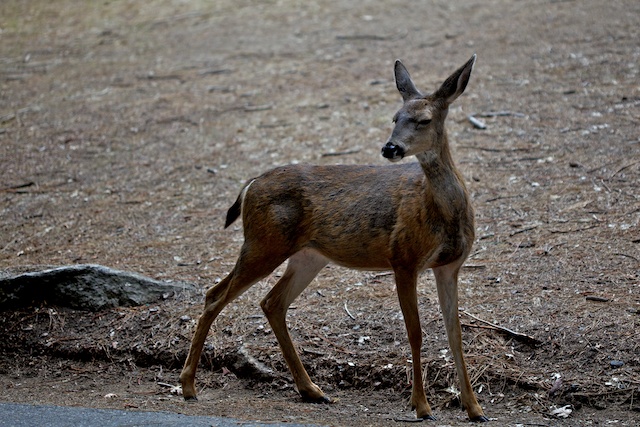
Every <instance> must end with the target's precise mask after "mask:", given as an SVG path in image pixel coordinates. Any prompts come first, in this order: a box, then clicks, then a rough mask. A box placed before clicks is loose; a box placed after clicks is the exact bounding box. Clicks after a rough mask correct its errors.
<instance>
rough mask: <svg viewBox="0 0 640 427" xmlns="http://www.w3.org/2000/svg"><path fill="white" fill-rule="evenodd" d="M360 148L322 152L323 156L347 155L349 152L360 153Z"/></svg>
mask: <svg viewBox="0 0 640 427" xmlns="http://www.w3.org/2000/svg"><path fill="white" fill-rule="evenodd" d="M359 152H360V150H358V149H355V150H347V151H336V152H332V153H322V157H334V156H346V155H349V154H356V153H359Z"/></svg>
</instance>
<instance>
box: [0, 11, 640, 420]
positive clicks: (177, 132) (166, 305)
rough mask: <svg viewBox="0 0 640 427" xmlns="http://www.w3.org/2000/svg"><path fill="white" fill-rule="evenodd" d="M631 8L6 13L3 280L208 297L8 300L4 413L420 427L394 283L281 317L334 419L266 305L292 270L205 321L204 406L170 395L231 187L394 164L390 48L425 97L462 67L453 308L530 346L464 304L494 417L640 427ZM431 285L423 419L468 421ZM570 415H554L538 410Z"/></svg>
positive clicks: (475, 365)
mask: <svg viewBox="0 0 640 427" xmlns="http://www.w3.org/2000/svg"><path fill="white" fill-rule="evenodd" d="M639 17H640V3H639V2H634V1H609V2H601V1H596V0H586V1H581V2H577V1H542V0H540V1H527V2H523V1H519V2H517V1H512V2H505V1H497V0H490V1H471V2H467V1H459V0H447V1H434V2H402V1H394V2H382V1H373V0H372V1H367V2H359V3H357V4H355V3H353V2H347V1H341V2H304V3H302V4H300V3H299V2H292V1H289V0H282V1H268V2H257V1H248V0H241V1H238V0H220V1H216V2H207V1H190V2H185V1H178V0H173V1H170V0H160V1H153V2H135V1H131V0H123V1H104V2H84V1H77V0H76V1H73V0H60V1H56V2H50V1H42V0H34V1H29V2H24V1H21V0H3V1H2V2H1V3H0V40H1V43H0V269H2V270H3V271H5V272H17V271H28V270H35V269H38V268H41V267H42V266H53V265H55V266H58V265H68V264H75V263H98V264H103V265H107V266H110V267H114V268H118V269H123V270H129V271H135V272H139V273H143V274H146V275H149V276H152V277H154V278H158V279H163V280H181V281H189V282H193V283H196V284H198V285H199V286H201V287H202V293H200V294H197V295H180V296H178V297H177V298H173V299H169V300H167V301H165V302H162V303H159V304H158V305H157V306H151V307H137V308H119V309H114V310H108V311H105V312H101V313H88V312H82V311H73V310H69V309H65V308H63V307H54V306H50V305H46V304H45V305H43V306H40V307H30V308H28V309H22V310H17V311H8V312H3V313H0V334H1V338H0V354H1V356H0V400H2V401H15V402H26V403H53V404H65V405H84V406H92V407H113V408H131V409H132V410H148V409H159V410H168V411H178V412H183V413H191V414H212V415H227V416H234V417H238V418H241V419H245V420H261V421H272V422H291V421H296V422H313V423H317V424H326V425H349V426H365V425H376V426H377V425H398V422H397V421H394V419H396V418H410V417H412V416H413V415H412V414H411V413H410V411H409V409H408V408H407V402H408V397H409V393H410V377H409V375H408V372H409V371H410V369H409V368H410V365H409V361H408V360H409V359H410V355H409V347H408V344H407V342H406V337H405V332H404V327H403V322H402V317H401V315H400V310H399V307H398V304H397V301H396V297H395V290H394V284H393V280H392V278H391V277H390V276H389V275H384V274H382V275H381V274H374V273H367V272H355V271H349V270H345V269H342V268H338V267H333V266H331V267H328V268H326V269H324V270H323V271H322V272H321V274H320V275H319V277H318V279H317V280H316V281H315V282H314V283H313V284H312V286H311V287H310V289H309V290H308V291H307V292H305V293H304V294H303V295H302V296H301V297H300V298H299V299H298V300H297V301H296V302H295V303H294V307H293V308H292V310H291V311H290V315H289V324H290V327H291V330H292V334H293V335H294V338H295V341H296V342H297V343H298V345H299V348H300V350H301V353H302V357H303V360H304V362H305V364H306V366H307V367H308V370H309V372H310V374H311V376H312V377H313V378H314V380H315V381H316V383H317V384H319V385H320V386H322V387H323V389H324V390H325V391H326V392H327V393H328V394H329V395H331V396H332V397H333V398H336V402H335V403H334V404H332V405H309V404H305V403H303V402H302V401H301V400H300V399H299V397H298V396H297V394H296V392H295V390H294V388H293V386H292V381H291V378H290V376H289V373H288V371H287V369H286V366H285V365H284V362H283V359H282V357H281V355H280V352H279V349H278V347H277V344H276V341H275V338H274V336H273V334H272V333H271V331H270V329H269V326H268V324H267V323H266V320H265V318H264V317H263V316H262V315H261V312H260V310H259V306H258V301H259V300H260V298H261V297H262V296H263V295H265V294H266V292H267V291H268V289H269V287H270V286H271V285H273V283H274V281H275V280H276V278H277V276H278V274H280V273H281V270H278V271H277V272H276V273H275V274H274V276H273V277H272V278H269V279H268V280H265V281H264V282H263V283H260V284H258V285H256V286H254V287H253V288H252V289H251V290H249V291H248V292H247V293H246V294H245V295H243V296H242V297H241V298H239V299H238V300H237V301H236V302H235V303H234V304H232V305H231V306H229V307H228V308H227V309H226V310H225V311H224V312H223V313H222V315H221V316H220V317H219V319H218V320H217V321H216V323H215V325H214V328H212V332H211V334H210V337H209V340H208V342H207V345H206V348H207V350H206V355H205V357H204V359H205V360H204V362H203V363H202V365H201V370H200V371H199V373H198V377H197V380H198V383H197V384H198V387H199V388H200V389H201V391H200V394H199V397H200V400H199V401H198V403H195V404H187V403H185V402H183V401H182V399H181V397H180V396H177V395H172V394H171V393H170V387H167V386H165V385H162V384H177V382H178V374H179V369H180V367H181V365H182V363H183V361H184V358H185V356H186V353H187V350H188V346H189V342H190V338H191V334H192V331H193V328H194V324H195V321H196V319H197V317H198V315H199V312H200V310H201V307H202V302H203V296H202V294H203V292H204V291H205V290H206V288H207V287H208V286H210V285H211V284H213V283H215V282H216V281H217V280H219V279H220V278H221V277H223V276H224V274H226V273H227V272H228V271H229V270H230V269H231V268H232V266H233V263H234V261H235V257H236V254H237V252H238V249H239V246H240V244H241V242H242V229H241V225H239V224H235V225H234V226H232V227H231V228H230V229H227V230H223V228H222V225H223V221H224V215H225V212H226V209H227V208H228V207H229V206H230V205H231V203H232V202H233V200H234V199H235V197H236V195H237V192H238V190H239V189H240V187H241V185H242V183H243V182H244V181H245V180H246V179H248V178H250V177H252V176H256V175H258V174H260V173H262V172H264V171H266V170H268V169H270V168H271V167H273V166H276V165H282V164H287V163H291V162H307V163H314V164H335V163H341V164H355V163H363V164H383V163H385V160H384V159H382V158H381V156H380V155H379V150H380V147H381V145H382V144H383V143H384V142H385V140H386V138H387V137H388V134H389V132H390V129H391V117H392V115H393V114H394V112H395V111H396V109H397V108H398V107H399V105H400V97H399V95H398V93H397V91H396V90H395V87H394V84H393V79H392V66H393V61H394V60H395V59H396V58H401V59H402V60H403V61H404V63H405V64H406V65H407V67H408V68H409V70H410V71H411V73H412V76H413V78H414V80H415V81H416V82H417V83H419V85H420V87H422V88H424V89H425V90H430V89H434V88H435V86H436V85H437V84H439V83H440V82H441V81H442V79H444V78H445V77H446V76H448V75H449V73H450V72H452V71H453V70H454V69H455V68H457V67H458V66H459V65H461V64H463V63H464V61H466V60H467V59H468V58H469V57H470V56H471V54H472V53H474V52H475V53H477V54H478V62H477V64H476V67H475V69H474V74H473V75H472V78H471V83H470V85H469V87H468V88H467V92H466V94H465V95H464V96H463V97H461V98H460V99H459V100H458V101H457V103H456V105H455V106H454V107H452V109H451V111H450V114H449V120H448V125H449V131H450V139H451V140H452V143H453V145H454V151H455V152H454V156H455V158H456V160H457V163H458V165H459V166H460V169H461V171H462V172H463V174H464V175H465V177H466V178H467V181H468V186H469V189H470V191H471V194H472V196H473V200H474V204H475V207H476V217H477V236H478V238H477V242H476V245H475V250H474V252H473V254H472V255H471V257H470V259H469V260H468V262H467V267H466V268H465V269H464V270H463V273H462V277H461V284H460V301H461V308H463V309H464V310H465V312H466V313H469V314H472V315H473V316H476V317H478V318H480V319H484V320H486V321H489V322H491V323H493V324H495V325H499V326H500V327H503V328H508V329H510V330H513V331H517V332H519V333H522V334H525V335H527V336H530V337H533V338H535V339H536V340H538V341H539V343H538V344H532V343H529V342H526V341H521V340H518V339H516V338H514V337H513V336H512V335H508V334H505V333H503V332H502V331H500V330H497V329H496V328H492V327H490V326H487V325H486V324H484V323H482V322H480V321H477V320H475V319H473V318H472V317H470V316H468V315H466V314H464V313H461V319H462V321H463V323H464V324H465V327H464V339H465V345H466V352H467V355H468V356H467V357H468V364H469V366H470V369H471V375H472V377H473V381H474V387H475V389H476V390H477V392H478V397H479V399H480V400H481V404H482V405H483V407H484V408H485V409H486V413H487V414H488V415H489V416H490V417H491V418H492V419H493V420H494V424H495V425H580V426H584V425H609V424H614V425H625V426H631V425H638V424H639V423H640V412H639V408H640V402H639V401H640V332H639V330H640V328H639V327H638V325H639V323H640V273H639V271H640V250H639V249H638V248H639V246H640V227H639V221H640V200H639V194H638V188H640V154H639V152H640V137H639V132H638V123H639V122H640V84H639V81H640V77H639V72H640V65H639V62H640V45H639V44H638V40H640V25H639V24H640V20H639V19H640V18H639ZM468 115H474V117H476V118H477V119H480V120H482V121H484V122H485V124H486V126H487V128H486V129H484V130H480V129H476V128H475V127H474V126H473V125H472V123H471V122H470V121H469V120H468ZM408 161H410V160H408ZM420 284H421V286H420V305H421V313H422V319H423V329H424V341H425V345H424V360H425V362H424V363H425V376H426V377H427V381H426V382H427V384H429V386H428V396H429V398H430V402H431V403H432V406H434V407H435V409H436V415H437V416H438V417H439V419H440V421H439V422H437V423H434V424H436V425H457V424H465V423H466V415H465V413H464V412H463V411H461V410H460V409H459V407H458V403H457V399H456V394H455V388H452V386H453V387H455V386H456V378H455V373H454V368H453V363H452V361H451V359H450V354H449V353H448V351H447V344H446V338H445V336H444V330H443V325H442V320H441V316H440V313H439V309H438V304H437V298H436V295H435V287H434V284H433V280H432V276H431V274H430V273H425V274H424V275H423V276H422V277H421V279H420ZM247 354H248V355H250V356H251V357H252V358H255V359H256V360H257V361H258V362H259V363H256V362H251V359H250V358H247V356H246V355H247ZM241 362H245V363H244V365H242V363H241ZM259 364H262V365H264V366H265V367H267V368H269V369H270V370H269V371H267V370H265V369H261V368H260V366H259ZM565 405H570V406H569V407H568V409H571V410H572V413H571V414H570V415H569V418H567V419H559V418H556V417H554V416H552V415H551V414H550V412H551V410H552V408H554V407H564V406H565Z"/></svg>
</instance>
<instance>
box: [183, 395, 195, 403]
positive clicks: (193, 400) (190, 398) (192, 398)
mask: <svg viewBox="0 0 640 427" xmlns="http://www.w3.org/2000/svg"><path fill="white" fill-rule="evenodd" d="M184 400H185V401H187V402H197V401H198V398H197V397H196V396H185V397H184Z"/></svg>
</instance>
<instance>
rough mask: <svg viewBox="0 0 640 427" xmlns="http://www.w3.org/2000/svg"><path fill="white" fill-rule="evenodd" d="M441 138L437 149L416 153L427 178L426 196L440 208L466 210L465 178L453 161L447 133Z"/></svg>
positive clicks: (428, 200) (427, 199)
mask: <svg viewBox="0 0 640 427" xmlns="http://www.w3.org/2000/svg"><path fill="white" fill-rule="evenodd" d="M441 138H442V139H441V140H440V141H438V144H436V146H437V147H438V149H437V150H430V151H426V152H424V153H419V154H417V155H416V157H417V158H418V161H419V162H420V165H421V166H422V170H423V172H424V174H425V178H426V180H425V198H426V201H427V203H428V204H429V203H435V204H436V205H437V207H438V208H439V209H440V210H445V211H449V210H452V209H453V210H459V209H463V210H465V209H466V207H467V205H468V198H467V190H466V187H465V185H464V180H463V179H462V176H461V175H460V172H458V169H457V168H456V166H455V164H454V163H453V158H452V157H451V151H450V149H449V142H448V140H447V135H446V133H443V134H442V135H441Z"/></svg>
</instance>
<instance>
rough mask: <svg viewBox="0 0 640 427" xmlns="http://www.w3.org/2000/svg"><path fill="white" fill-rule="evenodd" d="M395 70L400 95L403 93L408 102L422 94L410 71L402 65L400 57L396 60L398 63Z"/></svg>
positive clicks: (403, 97) (404, 99)
mask: <svg viewBox="0 0 640 427" xmlns="http://www.w3.org/2000/svg"><path fill="white" fill-rule="evenodd" d="M393 71H394V73H395V77H396V87H397V88H398V91H399V92H400V95H402V100H403V101H405V102H406V101H408V100H410V99H414V98H419V97H421V96H422V94H421V93H420V92H419V91H418V89H416V87H415V85H414V84H413V81H412V80H411V76H410V75H409V72H408V71H407V69H406V68H405V66H404V65H402V62H400V60H399V59H398V60H396V65H395V67H394V69H393Z"/></svg>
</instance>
